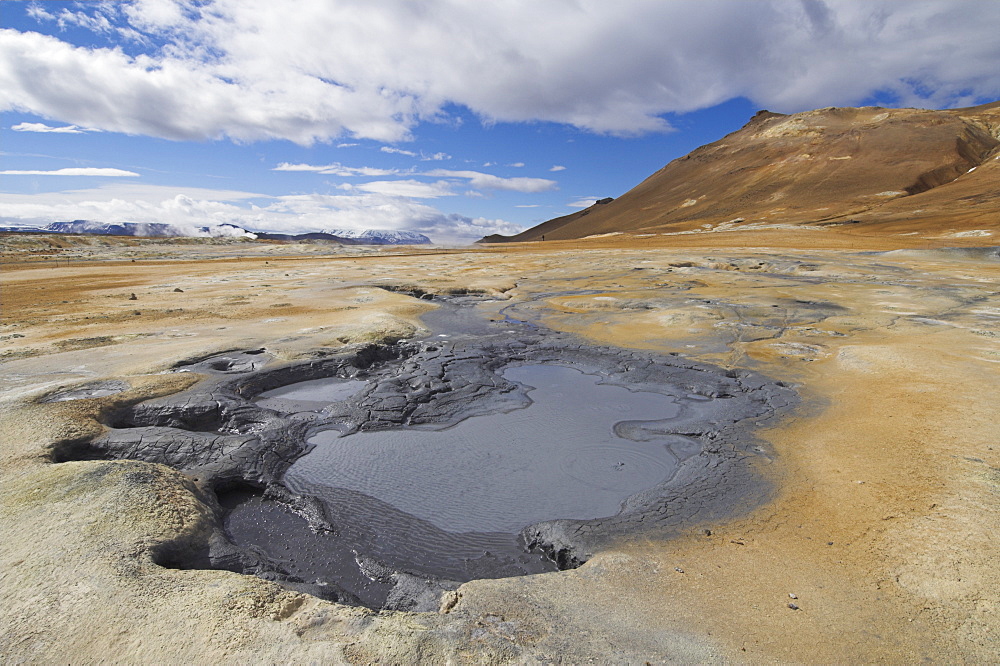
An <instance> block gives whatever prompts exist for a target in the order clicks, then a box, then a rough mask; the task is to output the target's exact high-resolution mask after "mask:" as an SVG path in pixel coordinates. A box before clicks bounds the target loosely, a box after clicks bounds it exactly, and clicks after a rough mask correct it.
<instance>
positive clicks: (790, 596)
mask: <svg viewBox="0 0 1000 666" xmlns="http://www.w3.org/2000/svg"><path fill="white" fill-rule="evenodd" d="M788 598H789V599H798V597H797V596H796V595H795V593H794V592H789V593H788Z"/></svg>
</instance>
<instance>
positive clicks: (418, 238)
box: [323, 229, 432, 245]
mask: <svg viewBox="0 0 1000 666" xmlns="http://www.w3.org/2000/svg"><path fill="white" fill-rule="evenodd" d="M323 233H327V234H331V235H333V236H339V237H340V238H354V239H357V240H359V241H361V242H363V243H368V244H370V245H426V244H427V243H430V242H432V241H431V239H430V238H428V237H427V236H425V235H423V234H418V233H417V232H415V231H398V230H393V229H324V230H323Z"/></svg>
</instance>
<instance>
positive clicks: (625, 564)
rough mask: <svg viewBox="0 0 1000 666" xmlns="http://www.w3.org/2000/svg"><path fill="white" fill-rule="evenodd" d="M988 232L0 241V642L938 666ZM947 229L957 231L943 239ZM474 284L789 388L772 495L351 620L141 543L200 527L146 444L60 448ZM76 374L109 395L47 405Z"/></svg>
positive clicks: (959, 531)
mask: <svg viewBox="0 0 1000 666" xmlns="http://www.w3.org/2000/svg"><path fill="white" fill-rule="evenodd" d="M988 240H989V239H983V238H978V239H977V238H962V239H955V238H953V239H938V240H913V239H910V240H908V239H905V238H901V237H900V238H895V239H879V238H867V237H864V236H862V235H855V236H845V235H834V234H833V232H828V231H825V230H817V231H809V232H792V231H781V230H775V231H773V232H771V233H767V232H764V231H760V232H745V233H742V234H740V233H730V234H726V233H717V234H691V235H676V236H659V237H654V238H650V237H643V238H637V237H629V236H615V237H610V238H604V239H595V240H583V241H565V242H563V241H560V242H548V243H524V244H517V245H501V246H479V247H472V248H464V249H452V250H440V249H434V248H408V249H394V250H386V251H377V250H363V249H358V248H336V247H329V246H317V245H311V246H307V245H273V244H272V245H266V244H252V243H229V244H211V243H208V244H179V243H167V242H158V243H153V242H141V241H139V242H136V241H129V242H128V244H126V242H125V241H124V240H123V241H121V242H117V241H103V242H102V244H95V242H92V241H87V243H89V244H84V243H83V241H79V242H76V241H68V240H60V239H56V240H51V242H50V240H46V239H45V237H27V238H26V237H14V236H10V237H7V238H5V239H4V240H3V244H4V247H3V249H4V256H3V261H4V263H3V275H2V280H3V293H2V298H3V320H2V327H0V349H2V363H0V375H2V385H0V387H2V388H0V415H2V423H0V441H2V452H0V502H2V504H0V543H2V544H3V547H2V548H0V587H2V594H3V599H4V603H3V604H2V608H0V654H2V655H3V659H4V661H7V662H11V663H21V662H49V663H51V662H73V663H89V662H105V661H112V662H118V661H125V662H160V663H163V662H172V663H180V662H200V663H206V662H219V661H224V662H251V663H269V662H347V663H416V662H424V663H440V662H452V663H504V662H548V661H565V662H586V661H596V662H630V663H644V662H652V663H661V662H692V661H699V662H704V661H708V662H715V661H719V662H722V661H730V662H841V663H845V662H856V661H863V662H893V663H901V662H914V661H919V660H931V661H937V662H948V663H956V662H959V663H960V662H968V663H983V662H993V661H996V660H997V656H998V651H997V646H998V645H1000V619H998V611H1000V576H998V575H997V572H998V571H1000V547H998V544H997V534H1000V511H998V508H997V507H998V505H1000V504H998V500H1000V436H998V433H1000V428H998V425H997V424H998V422H1000V409H998V401H997V390H998V387H1000V259H998V256H997V251H996V249H995V248H994V249H992V250H991V249H989V248H982V247H975V246H974V244H976V243H978V244H982V243H983V241H988ZM963 244H964V245H965V246H964V247H963V246H962V245H963ZM387 286H390V287H396V288H398V287H418V288H419V289H421V290H423V291H426V292H429V293H431V294H441V295H445V294H448V293H452V292H455V291H461V290H470V289H472V290H477V291H481V292H482V293H483V294H484V295H485V296H488V297H489V298H488V299H486V301H488V302H485V301H484V303H485V304H484V305H483V306H482V307H484V308H486V309H487V310H488V309H489V308H495V313H494V314H495V317H496V318H498V319H500V318H502V317H501V314H500V311H501V310H502V309H506V310H505V312H506V313H508V314H510V313H513V315H516V317H517V318H519V319H521V320H526V321H531V322H532V323H534V324H536V325H538V326H543V327H548V328H550V329H553V330H556V331H561V332H564V333H566V334H570V335H573V336H577V337H578V338H580V339H582V340H585V341H589V342H592V343H596V344H601V345H610V346H615V347H621V348H634V349H642V350H646V351H649V352H657V353H664V354H668V353H676V354H679V355H681V356H682V357H685V358H689V359H692V360H694V361H698V362H703V363H710V364H715V365H718V366H722V367H724V368H727V369H747V370H752V371H755V372H758V373H762V374H763V375H766V376H767V377H770V378H771V379H774V380H780V381H782V382H785V383H786V384H788V385H789V386H792V387H794V389H795V390H796V391H797V392H798V395H799V398H800V402H799V404H798V405H797V406H796V407H794V409H792V410H791V411H789V412H788V413H787V414H785V415H784V416H783V417H782V418H781V419H780V420H779V421H777V422H771V423H768V424H767V425H766V426H764V427H763V429H762V430H761V431H759V432H758V436H759V438H760V439H761V441H762V442H763V443H765V445H766V446H765V447H764V448H765V451H766V453H765V455H762V456H760V457H759V460H757V461H756V462H755V463H754V465H755V471H756V473H757V474H759V475H760V476H761V477H762V478H763V479H765V480H766V481H767V482H768V483H769V487H770V488H772V491H771V493H770V495H769V497H768V499H767V500H766V501H764V502H757V503H754V504H753V505H750V506H747V507H746V509H745V510H744V511H740V512H739V513H738V515H734V516H732V517H730V518H729V519H727V520H726V521H725V522H716V523H710V524H705V523H701V524H690V525H686V526H685V528H684V530H683V531H682V533H681V534H680V535H678V536H676V537H674V538H671V539H664V540H652V539H650V538H647V537H637V538H634V539H622V540H621V541H620V542H619V543H617V544H615V545H614V547H610V548H607V549H605V550H602V551H601V552H598V553H596V554H595V555H594V556H593V557H592V558H591V559H590V560H589V561H588V562H586V563H585V564H583V565H582V566H581V567H579V568H577V569H572V570H567V571H560V572H554V573H546V574H539V575H534V576H525V577H519V578H506V579H496V580H474V581H471V582H468V583H465V584H464V585H462V586H461V587H460V588H459V589H458V590H457V591H455V592H453V593H449V594H447V595H446V596H445V598H444V599H443V600H442V605H441V610H440V611H439V612H428V613H405V612H389V611H383V612H375V611H371V610H368V609H364V608H358V607H351V606H346V605H340V604H337V603H333V602H329V601H324V600H321V599H319V598H316V597H312V596H309V595H305V594H301V593H298V592H294V591H290V590H287V589H285V588H282V587H280V586H278V585H276V584H275V583H272V582H268V581H265V580H262V579H259V578H255V577H251V576H244V575H240V574H235V573H231V572H228V571H217V570H178V569H170V568H164V567H161V566H158V565H157V564H156V563H155V562H154V559H155V558H154V557H153V556H152V553H153V552H154V551H155V550H156V549H157V548H159V547H160V546H162V545H163V544H164V543H169V542H173V541H183V540H185V539H194V538H197V536H198V535H199V534H201V533H202V532H203V531H204V530H205V525H206V524H207V523H209V522H210V521H211V520H212V519H213V518H212V516H211V511H210V509H209V506H208V504H206V502H205V501H204V499H205V490H204V489H202V488H199V487H198V485H197V484H196V483H195V481H194V480H193V479H191V478H189V477H187V476H185V475H184V474H181V473H179V472H177V471H175V470H173V469H171V468H169V467H165V466H162V465H156V464H151V463H145V462H139V461H130V460H81V461H69V462H55V460H56V459H58V456H56V455H55V454H54V451H55V449H56V448H57V445H58V444H59V443H60V442H65V441H69V440H79V439H81V438H86V437H92V436H95V435H98V434H99V433H100V432H101V431H102V428H103V426H102V425H101V416H102V414H106V413H108V412H109V411H112V410H114V409H115V408H116V407H118V406H120V405H125V404H133V403H136V402H138V401H140V400H143V399H147V398H151V397H156V396H163V395H168V394H170V393H173V392H176V391H178V390H181V389H184V388H187V387H189V386H191V385H192V384H194V383H195V382H197V381H199V377H198V376H197V375H196V374H195V373H178V372H172V371H171V370H172V369H173V368H174V367H175V366H176V365H177V364H178V363H180V362H182V361H185V360H189V359H193V358H204V357H206V356H209V355H211V354H213V353H221V352H226V351H231V350H237V349H259V348H265V349H266V350H267V351H268V352H269V353H270V354H271V355H273V356H274V358H275V359H277V360H279V361H293V360H296V359H308V358H313V357H315V356H316V355H317V354H322V353H324V352H326V351H330V350H337V349H341V348H345V347H349V346H351V345H361V344H371V343H381V342H393V341H397V340H401V339H414V338H419V337H420V336H422V335H425V334H426V328H425V325H424V324H423V323H422V320H421V316H422V315H424V314H425V313H428V312H430V311H432V310H434V309H435V308H437V307H439V305H438V304H437V303H435V301H434V300H427V299H418V298H414V297H413V296H411V295H407V294H406V293H402V292H399V291H390V290H386V289H383V288H380V287H387ZM103 380H119V381H122V382H125V384H126V385H127V390H125V391H124V392H120V393H116V394H113V395H107V396H103V397H93V398H89V399H78V400H67V401H57V402H44V401H43V399H44V398H45V397H46V396H51V395H52V394H53V393H55V392H58V391H63V390H67V389H72V388H73V387H75V386H79V385H85V384H92V383H93V382H97V381H103Z"/></svg>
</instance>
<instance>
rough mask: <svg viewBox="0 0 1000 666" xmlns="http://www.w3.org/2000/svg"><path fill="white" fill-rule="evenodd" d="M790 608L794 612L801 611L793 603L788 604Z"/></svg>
mask: <svg viewBox="0 0 1000 666" xmlns="http://www.w3.org/2000/svg"><path fill="white" fill-rule="evenodd" d="M788 607H789V608H791V609H792V610H799V607H798V606H796V605H795V604H793V603H789V604H788Z"/></svg>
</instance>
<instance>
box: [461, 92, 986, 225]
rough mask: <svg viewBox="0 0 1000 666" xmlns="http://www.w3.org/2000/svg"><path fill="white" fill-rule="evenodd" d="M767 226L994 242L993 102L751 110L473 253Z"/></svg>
mask: <svg viewBox="0 0 1000 666" xmlns="http://www.w3.org/2000/svg"><path fill="white" fill-rule="evenodd" d="M767 225H772V226H773V225H782V226H783V227H785V226H792V227H801V228H809V227H813V228H816V227H820V228H832V229H834V230H835V231H837V232H841V233H848V234H880V235H908V236H918V237H924V236H927V237H941V235H942V234H944V235H947V236H950V237H956V238H958V237H963V236H993V237H996V238H1000V102H994V103H991V104H984V105H981V106H977V107H970V108H963V109H951V110H945V111H930V110H923V109H884V108H879V107H864V108H827V109H818V110H816V111H806V112H804V113H796V114H794V115H784V114H780V113H771V112H769V111H760V112H758V113H757V115H755V116H754V117H753V118H751V119H750V121H749V122H748V123H747V124H746V125H745V126H744V127H743V128H742V129H740V130H737V131H736V132H733V133H731V134H729V135H727V136H725V137H723V138H722V139H720V140H718V141H716V142H714V143H710V144H708V145H705V146H702V147H700V148H697V149H696V150H694V151H692V152H690V153H688V154H687V155H685V156H684V157H681V158H678V159H676V160H674V161H672V162H670V163H669V164H667V165H666V166H665V167H663V168H662V169H660V170H659V171H657V172H656V173H654V174H653V175H651V176H650V177H649V178H647V179H646V180H644V181H643V182H642V183H640V184H639V185H637V186H635V187H634V188H632V189H631V190H629V191H628V192H626V193H625V194H623V195H621V196H620V197H618V198H617V199H614V200H613V201H612V200H608V199H603V200H601V201H598V202H597V203H595V204H594V205H593V206H591V207H589V208H586V209H584V210H582V211H578V212H575V213H572V214H570V215H565V216H562V217H558V218H555V219H552V220H549V221H547V222H543V223H542V224H540V225H538V226H536V227H533V228H531V229H528V230H527V231H524V232H522V233H520V234H517V235H516V236H488V237H486V238H484V239H482V241H480V242H487V243H490V242H493V243H496V242H510V241H539V240H560V239H574V238H584V237H586V236H597V235H604V234H614V233H627V234H658V233H678V232H680V233H696V232H705V231H711V230H715V231H724V230H726V231H728V230H739V229H741V228H743V229H746V228H751V229H752V228H760V227H762V226H767Z"/></svg>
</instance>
